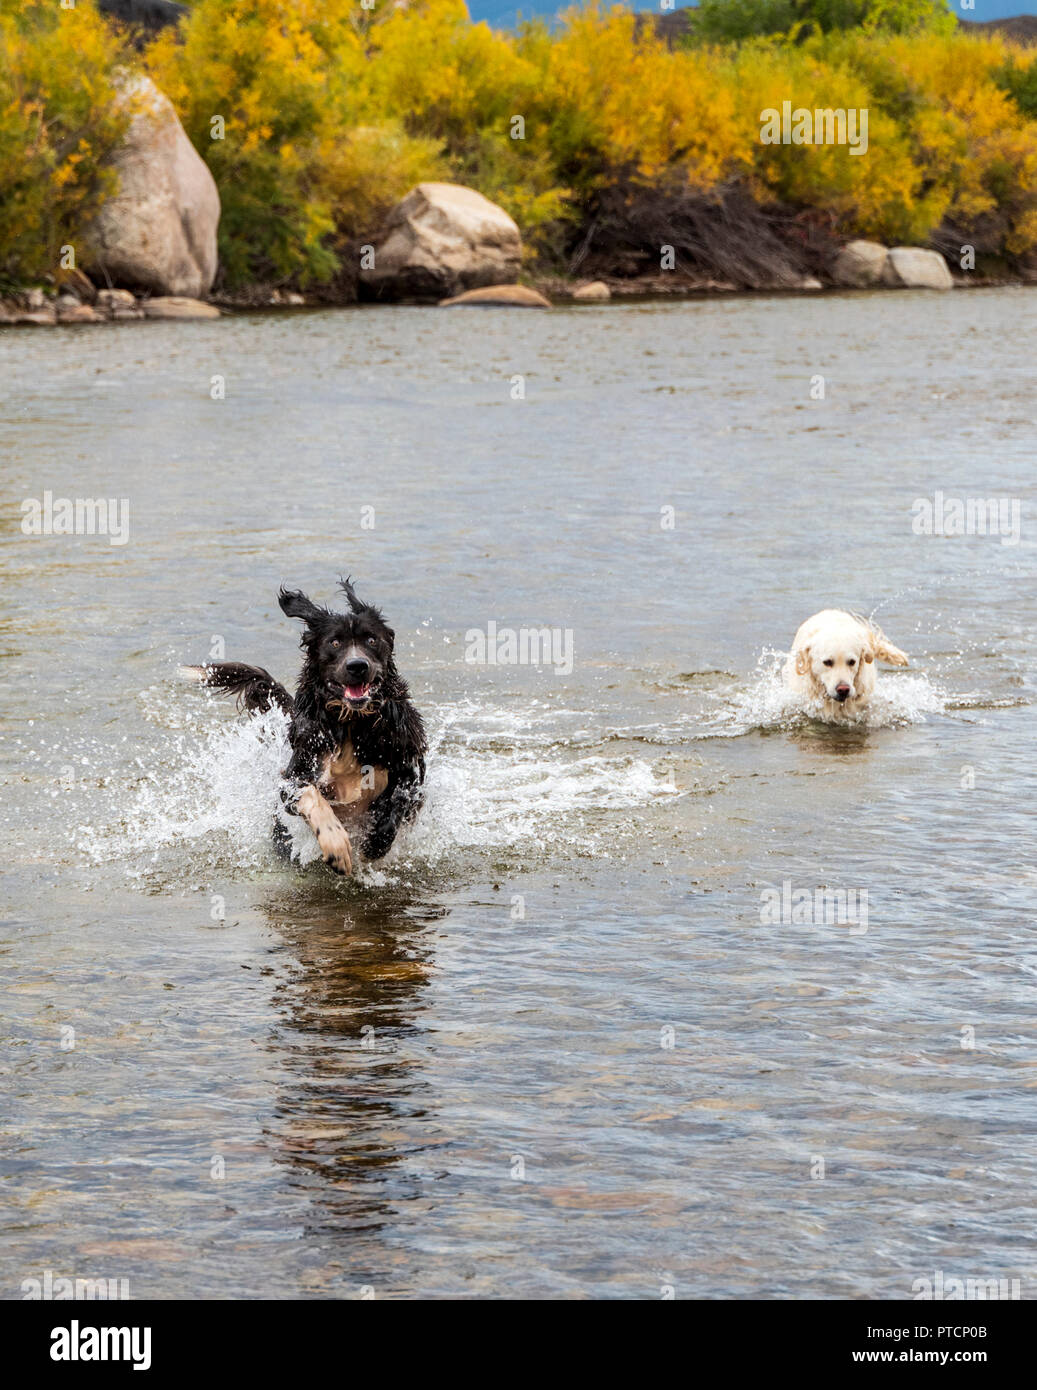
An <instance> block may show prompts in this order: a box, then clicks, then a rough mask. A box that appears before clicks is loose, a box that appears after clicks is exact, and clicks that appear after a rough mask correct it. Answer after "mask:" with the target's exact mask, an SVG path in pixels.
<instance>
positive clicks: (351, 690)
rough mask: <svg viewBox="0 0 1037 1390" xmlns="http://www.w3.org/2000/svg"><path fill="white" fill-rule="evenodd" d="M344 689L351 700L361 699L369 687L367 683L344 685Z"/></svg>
mask: <svg viewBox="0 0 1037 1390" xmlns="http://www.w3.org/2000/svg"><path fill="white" fill-rule="evenodd" d="M342 689H343V690H344V691H345V692H346V695H347V697H348V698H349V699H350V700H359V699H361V698H362V697H363V696H364V695H366V694H367V690H368V687H367V686H366V685H344V686H343V687H342Z"/></svg>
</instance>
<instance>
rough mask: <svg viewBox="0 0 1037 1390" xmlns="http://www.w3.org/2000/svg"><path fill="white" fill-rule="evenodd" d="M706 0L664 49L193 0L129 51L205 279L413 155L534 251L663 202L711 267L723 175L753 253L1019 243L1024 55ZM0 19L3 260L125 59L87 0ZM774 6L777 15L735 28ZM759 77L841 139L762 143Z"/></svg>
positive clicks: (384, 182) (849, 11)
mask: <svg viewBox="0 0 1037 1390" xmlns="http://www.w3.org/2000/svg"><path fill="white" fill-rule="evenodd" d="M721 11H722V12H723V14H724V15H725V16H727V19H726V20H725V22H729V23H730V25H734V26H735V27H734V28H729V29H728V30H727V31H725V36H730V37H733V38H737V39H739V40H740V41H739V42H724V43H715V42H706V41H705V40H704V39H703V37H702V34H703V32H705V31H706V30H708V24H707V25H706V30H703V29H702V26H700V29H699V32H698V33H697V34H696V35H695V37H694V41H693V42H691V43H689V44H685V45H683V46H681V47H678V48H676V49H673V50H671V49H669V48H668V47H667V46H666V44H665V43H664V42H663V41H662V39H661V38H660V37H658V36H657V34H656V32H655V30H654V28H653V26H652V25H651V24H650V23H645V22H638V21H635V17H634V16H633V15H632V14H631V13H630V12H629V11H628V10H626V9H623V8H620V7H616V8H613V9H611V10H610V9H606V8H603V7H602V6H601V5H599V4H595V3H591V4H590V5H588V6H587V7H585V8H583V9H574V10H571V11H569V12H568V13H567V15H566V16H565V18H564V22H563V24H562V26H561V28H560V29H559V30H558V31H557V32H553V31H550V30H548V28H547V27H546V26H545V25H544V24H542V23H534V24H530V25H526V26H524V27H523V28H522V29H521V30H520V31H519V32H518V33H500V32H496V31H494V30H491V29H490V28H488V27H487V26H486V25H485V24H472V23H471V22H470V20H469V18H468V13H467V10H466V8H465V6H464V3H463V0H411V3H410V4H408V5H407V6H406V8H403V7H397V5H396V4H395V3H394V0H375V8H374V9H373V10H370V11H368V10H364V9H362V8H361V7H360V6H359V5H358V4H357V3H356V0H196V3H194V4H193V5H192V6H191V10H190V14H189V16H188V17H187V19H185V20H184V21H183V22H182V23H181V24H180V26H179V28H178V29H177V30H167V31H166V32H165V33H163V34H162V35H161V36H160V37H159V38H158V39H157V40H156V41H155V42H154V43H153V44H152V45H151V46H150V47H149V48H148V49H147V51H146V53H145V55H144V61H145V63H146V64H147V65H148V67H149V68H150V70H151V71H152V73H153V75H154V76H155V79H156V81H157V82H158V84H159V86H160V87H162V88H163V89H164V90H165V91H166V92H167V93H168V94H169V96H170V97H171V99H172V101H173V103H174V105H175V106H176V108H177V110H178V111H179V113H180V116H181V119H182V120H183V122H184V125H185V127H186V129H187V132H188V134H189V136H190V138H191V139H192V140H193V142H194V144H195V146H196V148H197V149H198V150H199V151H200V152H201V154H202V155H203V157H204V158H205V160H206V161H207V163H208V164H209V167H210V168H211V170H212V172H213V175H214V177H215V179H216V182H217V185H218V187H219V190H220V196H221V199H222V204H223V217H222V221H221V228H220V238H221V260H222V265H223V274H224V277H225V282H226V283H228V284H229V285H231V286H234V285H242V284H248V283H250V282H256V281H260V282H266V283H270V282H276V283H282V284H283V283H289V282H293V283H298V284H303V285H305V284H307V283H313V282H327V281H329V280H332V279H333V278H334V277H335V276H336V275H338V274H339V273H340V271H342V270H343V267H346V268H347V269H348V266H349V265H350V264H352V259H351V257H347V254H346V253H347V252H348V251H349V250H350V247H351V244H352V243H354V242H355V241H356V239H357V238H359V237H361V236H363V237H367V236H370V235H371V234H372V233H373V232H374V231H375V229H376V227H377V224H378V222H379V221H380V219H381V217H382V216H383V214H384V212H385V211H386V210H387V209H388V208H389V206H391V204H392V203H394V202H395V201H397V200H398V199H399V198H400V197H402V196H403V194H404V193H406V192H407V190H408V189H409V188H410V187H412V186H413V185H414V184H415V183H418V182H420V181H422V180H423V179H436V178H445V179H451V180H455V181H457V182H461V183H466V184H469V185H471V186H473V187H475V188H477V189H479V190H480V191H481V192H482V193H484V194H486V196H487V197H489V198H492V199H493V200H494V201H496V202H498V203H500V204H501V205H502V206H503V207H504V208H506V209H507V210H508V211H509V212H510V213H511V214H512V215H513V216H514V217H515V219H516V220H517V221H518V223H519V225H520V227H521V228H522V230H523V233H524V235H525V238H526V243H527V250H528V251H529V252H530V253H531V254H539V255H540V256H541V257H542V258H546V259H548V260H551V261H552V262H554V263H558V262H561V263H565V262H567V261H568V260H570V258H571V257H572V256H573V255H574V254H577V252H578V248H580V247H583V248H585V249H586V248H587V247H589V246H591V245H592V244H594V245H595V246H597V247H598V249H599V250H602V251H603V246H604V243H603V242H602V241H601V237H602V235H604V229H605V228H606V227H609V228H612V229H613V230H612V232H611V233H610V235H611V236H612V237H613V243H614V244H615V246H616V247H617V248H626V249H624V250H623V255H627V254H628V253H629V255H630V256H632V257H633V258H634V260H636V259H637V257H636V255H635V248H633V242H632V239H633V238H635V237H636V235H637V228H638V226H639V225H641V226H643V227H644V233H643V235H644V238H645V243H646V245H647V244H654V241H655V240H658V237H659V236H660V235H661V230H660V229H662V230H665V225H666V219H667V218H670V219H671V221H672V222H673V229H672V235H671V236H670V237H667V238H664V239H665V240H669V241H672V242H673V244H675V245H676V244H677V241H676V240H675V238H678V239H679V237H678V234H680V235H683V236H684V238H685V244H686V245H687V246H688V248H689V257H691V250H690V248H691V247H692V243H693V242H695V240H696V239H698V241H699V242H700V243H703V244H704V241H703V239H705V241H708V242H709V244H710V245H711V246H713V248H714V251H713V252H712V253H711V256H712V263H713V264H714V265H715V266H716V268H717V271H718V273H719V272H721V271H723V273H725V274H726V273H727V271H726V270H724V257H723V256H722V255H721V254H720V251H719V249H717V248H718V243H717V241H716V238H715V237H713V236H712V234H710V235H709V236H707V234H706V232H705V230H704V229H705V224H706V221H707V220H708V218H709V217H710V216H714V215H715V216H716V218H717V219H718V221H717V226H718V227H720V228H721V229H723V228H727V229H728V233H726V234H730V235H733V233H732V232H731V230H730V229H731V228H733V226H734V220H735V218H736V216H738V215H741V213H744V212H745V209H746V208H747V207H748V202H747V199H751V200H752V201H753V202H754V203H755V204H756V205H757V206H758V207H759V208H760V209H762V210H764V212H765V214H766V216H765V221H766V224H767V229H766V232H764V230H763V227H762V224H757V223H755V222H754V223H753V225H754V226H755V227H757V231H756V232H754V233H753V235H757V234H758V235H759V237H761V238H764V240H765V241H766V243H767V247H768V248H769V249H768V250H767V252H766V256H765V257H764V261H766V262H768V263H773V264H775V265H776V264H777V263H778V260H780V259H781V258H780V257H779V256H778V253H777V250H776V249H775V246H776V241H775V239H777V241H780V240H781V237H782V236H784V235H786V233H787V234H788V235H790V236H793V237H801V236H807V235H808V232H809V236H808V240H809V239H810V238H811V237H813V236H814V234H815V232H816V230H817V229H819V228H826V229H827V232H828V234H830V235H832V234H834V235H846V236H848V235H867V236H874V237H876V238H878V239H880V240H884V241H895V242H910V243H924V242H926V241H927V240H934V239H935V244H939V245H941V246H943V245H944V244H945V243H946V244H947V245H948V246H949V245H950V244H951V241H953V238H955V237H957V238H962V239H966V240H967V239H974V240H975V242H976V244H977V246H978V245H979V244H980V243H982V245H983V246H984V247H985V248H986V249H988V250H990V251H993V252H996V253H997V254H999V255H1003V256H1008V257H1016V258H1025V257H1029V256H1031V255H1032V254H1034V252H1035V251H1037V119H1035V117H1037V77H1035V75H1034V73H1035V70H1037V65H1035V63H1034V61H1033V60H1032V57H1031V56H1030V55H1029V54H1026V53H1025V52H1024V51H1023V50H1021V49H1018V48H1016V47H1013V46H1012V45H1010V44H1007V43H1005V42H1004V41H1002V40H1001V39H997V38H994V39H988V38H975V37H972V36H967V35H963V34H961V33H957V32H950V31H948V27H947V26H948V24H950V25H951V27H952V28H953V25H954V21H953V16H951V15H950V14H949V12H947V11H945V10H944V9H943V8H942V3H937V0H722V3H721V0H704V3H703V7H702V11H701V15H700V18H701V19H703V20H704V21H709V22H710V23H712V20H711V19H710V16H714V17H715V16H716V15H719V14H720V12H721ZM739 17H741V18H739ZM0 24H2V29H0V34H2V35H3V39H4V45H3V54H2V57H0V64H2V67H0V75H2V76H3V77H4V79H5V80H4V83H3V88H2V93H3V94H2V96H0V193H2V194H3V195H4V196H3V198H2V201H0V273H3V274H7V275H8V276H13V275H16V274H17V275H22V276H23V275H24V274H25V273H26V271H27V269H31V270H32V271H33V273H39V271H40V270H41V269H44V268H48V267H51V266H52V265H53V261H54V255H55V249H56V247H57V246H59V245H60V244H62V242H63V240H67V239H69V238H70V237H71V236H72V235H73V233H74V231H75V229H76V228H78V227H79V226H81V225H82V222H83V219H84V218H85V217H87V216H88V215H89V213H90V211H91V210H92V208H93V207H95V206H96V205H97V202H98V200H99V199H100V198H101V197H103V196H104V194H105V193H106V192H107V191H109V190H110V188H111V186H112V185H111V179H110V176H109V175H106V174H105V172H104V166H103V159H104V155H105V153H106V151H107V150H108V149H110V148H111V145H112V144H113V143H114V141H115V140H116V139H117V138H118V134H119V131H120V129H121V124H120V119H119V118H118V117H116V116H114V115H113V114H112V111H113V104H112V100H111V97H112V83H113V75H114V72H115V68H116V66H117V64H118V63H120V62H126V61H128V60H127V59H126V56H125V54H123V53H122V52H121V50H120V49H119V46H118V43H117V41H116V39H115V38H114V37H113V36H112V35H111V34H110V33H109V31H108V30H107V29H106V28H105V27H104V26H103V24H102V23H101V22H100V21H99V20H98V18H97V16H96V14H95V12H94V10H93V8H92V4H91V0H79V3H78V4H77V6H76V8H75V9H74V10H62V9H61V8H60V6H59V5H57V4H54V3H51V0H47V3H45V4H44V3H40V4H34V3H25V4H23V5H22V6H21V8H20V9H19V11H18V12H17V16H16V17H15V18H10V17H5V18H4V19H3V20H2V21H0ZM739 26H740V27H739ZM775 26H780V29H781V32H782V33H784V34H787V33H789V32H793V33H794V34H795V39H794V40H792V39H789V38H788V37H775V36H773V35H772V36H770V37H759V36H756V37H754V35H759V34H761V33H763V32H764V31H769V30H770V29H772V28H774V27H775ZM736 29H737V32H735V30H736ZM785 101H789V102H791V103H792V105H793V107H800V106H802V107H806V108H807V109H811V110H814V109H818V108H821V109H826V110H827V109H832V108H837V109H838V108H843V109H862V110H867V112H868V125H869V130H868V150H867V154H863V155H851V154H850V152H849V149H848V148H847V147H846V146H845V145H836V144H817V145H810V144H806V145H784V144H763V143H762V142H761V139H760V132H761V124H760V118H761V112H763V111H764V110H765V109H767V108H777V109H780V108H781V106H782V103H783V102H785ZM214 135H216V136H222V138H213V136H214ZM595 226H596V227H597V231H594V230H593V229H594V228H595ZM804 229H808V232H805V231H804ZM592 233H593V234H592ZM595 237H597V241H595ZM948 238H950V239H951V241H948ZM653 239H654V240H653ZM743 240H744V239H743ZM810 246H811V248H812V249H811V250H810V255H809V256H807V257H806V258H805V259H806V261H808V262H812V261H813V259H814V258H815V254H814V251H815V248H814V242H813V241H811V242H810ZM793 250H795V248H793ZM692 259H693V258H692ZM764 261H761V262H760V264H759V265H758V266H757V268H756V270H755V271H753V274H754V275H757V277H758V278H761V277H765V273H766V265H765V264H764ZM788 263H789V264H790V265H796V266H799V265H802V264H803V263H805V262H804V257H802V256H800V255H799V253H798V252H796V254H794V255H792V258H791V260H790V261H789V262H788ZM783 273H784V272H783ZM789 273H791V272H789Z"/></svg>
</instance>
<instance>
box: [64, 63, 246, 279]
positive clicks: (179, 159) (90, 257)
mask: <svg viewBox="0 0 1037 1390" xmlns="http://www.w3.org/2000/svg"><path fill="white" fill-rule="evenodd" d="M121 100H123V101H124V102H126V103H132V109H133V112H134V114H133V116H132V119H131V122H130V127H129V129H128V131H127V132H126V135H125V137H124V139H123V143H122V144H121V146H120V147H119V148H118V149H117V150H116V152H115V154H114V155H113V158H112V163H113V165H114V167H115V169H116V172H117V173H118V175H119V190H118V192H117V193H116V194H115V196H114V197H112V198H109V200H108V201H107V202H106V203H105V204H104V205H103V206H102V208H101V211H100V213H99V214H98V216H97V218H96V219H95V221H94V222H93V224H92V226H91V227H90V228H89V230H88V232H87V238H86V239H87V245H86V247H85V249H84V253H83V255H82V257H81V260H82V262H83V264H84V266H85V267H86V268H87V269H89V270H92V271H94V272H96V273H99V274H100V275H101V276H102V277H106V278H107V279H109V280H114V281H116V282H117V283H121V284H124V285H134V286H137V287H138V288H140V289H145V290H151V291H153V292H154V293H156V294H165V295H191V296H194V297H197V296H199V295H204V294H208V292H209V290H210V289H211V288H212V282H213V279H214V277H215V275H216V229H217V227H218V225H219V220H220V195H219V194H218V193H217V191H216V184H215V182H214V181H213V177H212V175H211V174H210V173H209V170H208V168H207V167H206V164H205V162H204V160H203V159H202V158H201V156H200V155H199V154H198V153H197V152H196V150H195V148H194V146H193V145H192V144H191V142H190V140H188V138H187V136H186V134H185V133H184V128H183V126H182V125H181V124H180V122H179V120H178V119H177V115H176V112H175V111H174V110H173V107H172V104H171V103H170V101H169V100H168V98H167V97H165V96H163V94H162V93H161V92H160V91H159V89H158V88H157V87H156V86H155V84H154V83H153V82H152V81H151V79H150V78H149V77H136V78H134V79H133V80H132V81H129V82H127V84H126V85H125V86H124V87H123V89H122V96H121Z"/></svg>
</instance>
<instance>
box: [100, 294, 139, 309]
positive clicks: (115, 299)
mask: <svg viewBox="0 0 1037 1390" xmlns="http://www.w3.org/2000/svg"><path fill="white" fill-rule="evenodd" d="M136 303H137V300H136V298H135V297H134V296H133V295H132V294H131V293H130V292H129V290H98V291H97V307H98V308H99V309H115V308H124V309H132V308H133V307H134V306H135V305H136Z"/></svg>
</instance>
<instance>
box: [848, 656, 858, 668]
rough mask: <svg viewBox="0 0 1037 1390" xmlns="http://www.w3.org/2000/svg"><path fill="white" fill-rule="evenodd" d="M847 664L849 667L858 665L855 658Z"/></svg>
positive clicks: (851, 658)
mask: <svg viewBox="0 0 1037 1390" xmlns="http://www.w3.org/2000/svg"><path fill="white" fill-rule="evenodd" d="M846 664H847V666H856V664H857V663H856V661H855V660H854V659H853V657H852V656H851V657H850V659H849V661H848V662H847V663H846Z"/></svg>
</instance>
